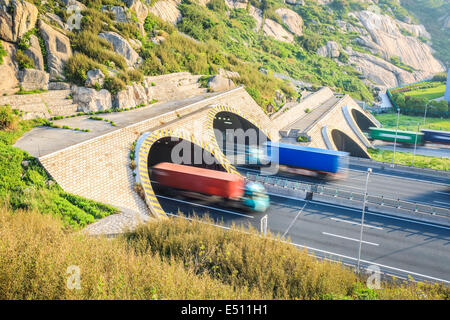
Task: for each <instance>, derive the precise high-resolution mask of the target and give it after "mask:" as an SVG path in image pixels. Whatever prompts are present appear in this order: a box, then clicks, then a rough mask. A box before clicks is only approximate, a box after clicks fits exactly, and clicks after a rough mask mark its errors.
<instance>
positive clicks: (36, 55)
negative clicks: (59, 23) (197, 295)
mask: <svg viewBox="0 0 450 320" xmlns="http://www.w3.org/2000/svg"><path fill="white" fill-rule="evenodd" d="M25 54H26V55H27V56H28V57H30V58H31V59H32V60H33V62H34V67H35V68H36V69H37V70H41V71H44V57H43V56H42V51H41V46H40V45H39V40H38V38H37V37H36V36H35V35H34V34H32V35H31V36H30V47H29V48H28V49H26V50H25Z"/></svg>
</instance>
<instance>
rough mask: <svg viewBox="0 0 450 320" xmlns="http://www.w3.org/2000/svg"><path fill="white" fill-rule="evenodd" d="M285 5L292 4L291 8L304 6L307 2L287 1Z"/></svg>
mask: <svg viewBox="0 0 450 320" xmlns="http://www.w3.org/2000/svg"><path fill="white" fill-rule="evenodd" d="M284 3H287V4H290V5H291V6H304V5H305V0H285V1H284Z"/></svg>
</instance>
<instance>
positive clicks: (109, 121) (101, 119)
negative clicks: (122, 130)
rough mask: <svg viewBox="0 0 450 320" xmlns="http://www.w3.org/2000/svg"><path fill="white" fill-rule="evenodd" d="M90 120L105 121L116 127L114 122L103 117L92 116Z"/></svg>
mask: <svg viewBox="0 0 450 320" xmlns="http://www.w3.org/2000/svg"><path fill="white" fill-rule="evenodd" d="M88 119H91V120H97V121H105V122H107V123H109V124H111V125H112V126H113V127H115V126H116V123H115V122H114V121H112V120H109V119H106V118H102V117H93V116H91V117H89V118H88Z"/></svg>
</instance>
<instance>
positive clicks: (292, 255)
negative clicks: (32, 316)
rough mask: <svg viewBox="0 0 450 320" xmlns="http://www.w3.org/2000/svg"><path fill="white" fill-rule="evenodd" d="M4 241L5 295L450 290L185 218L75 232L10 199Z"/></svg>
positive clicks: (425, 293)
mask: <svg viewBox="0 0 450 320" xmlns="http://www.w3.org/2000/svg"><path fill="white" fill-rule="evenodd" d="M162 235H164V236H163V237H162ZM163 240H164V241H163ZM0 243H1V244H2V245H1V246H0V299H62V300H64V299H212V300H217V299H270V298H278V299H283V298H304V299H448V298H449V295H450V291H449V288H448V287H444V286H443V285H428V284H422V283H419V284H415V283H413V284H411V285H406V284H403V283H399V284H397V285H394V284H387V283H382V288H381V289H377V290H372V289H368V288H367V287H366V286H365V285H363V284H362V282H361V281H360V279H358V277H357V276H356V275H355V274H354V273H353V272H351V271H349V270H346V269H343V268H342V267H341V266H340V265H339V264H337V263H329V262H319V261H317V260H316V259H315V258H313V257H310V256H308V255H307V253H306V252H302V251H299V250H298V249H296V248H295V247H292V246H290V245H287V244H284V243H280V242H278V241H273V240H269V239H267V238H261V237H257V236H254V235H250V234H243V233H240V232H237V231H235V230H231V231H226V230H223V229H220V228H216V227H213V226H210V225H206V224H203V223H196V222H194V223H191V222H187V221H186V220H184V219H176V220H173V219H168V220H165V221H160V222H153V223H151V224H149V225H147V226H145V227H142V228H141V229H140V230H139V231H138V233H136V234H131V235H129V236H128V238H125V237H117V238H114V239H106V238H92V237H87V236H85V235H82V234H77V233H73V232H66V231H65V230H64V228H63V225H62V224H61V222H60V221H59V220H58V219H55V218H53V217H51V216H46V215H42V214H39V213H36V212H29V211H21V210H19V211H16V212H15V213H14V214H13V213H12V212H11V211H8V210H6V209H4V208H0ZM68 266H77V267H79V268H80V269H79V270H80V272H81V281H80V287H81V289H80V290H69V289H68V288H67V286H66V284H67V281H68V274H67V268H68ZM361 280H362V279H361Z"/></svg>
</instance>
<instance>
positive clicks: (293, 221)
mask: <svg viewBox="0 0 450 320" xmlns="http://www.w3.org/2000/svg"><path fill="white" fill-rule="evenodd" d="M307 204H308V202H305V204H304V206H303V207H302V209H301V210H300V211H299V212H298V213H297V215H296V216H295V218H294V220H292V222H291V223H290V224H289V226H288V228H287V229H286V231H285V232H284V234H283V236H282V237H283V238H284V236H285V235H286V234H287V233H288V232H289V230H290V229H291V227H292V226H293V225H294V223H295V221H297V218H298V217H299V216H300V214H301V213H302V211H303V209H305V207H306V205H307Z"/></svg>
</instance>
